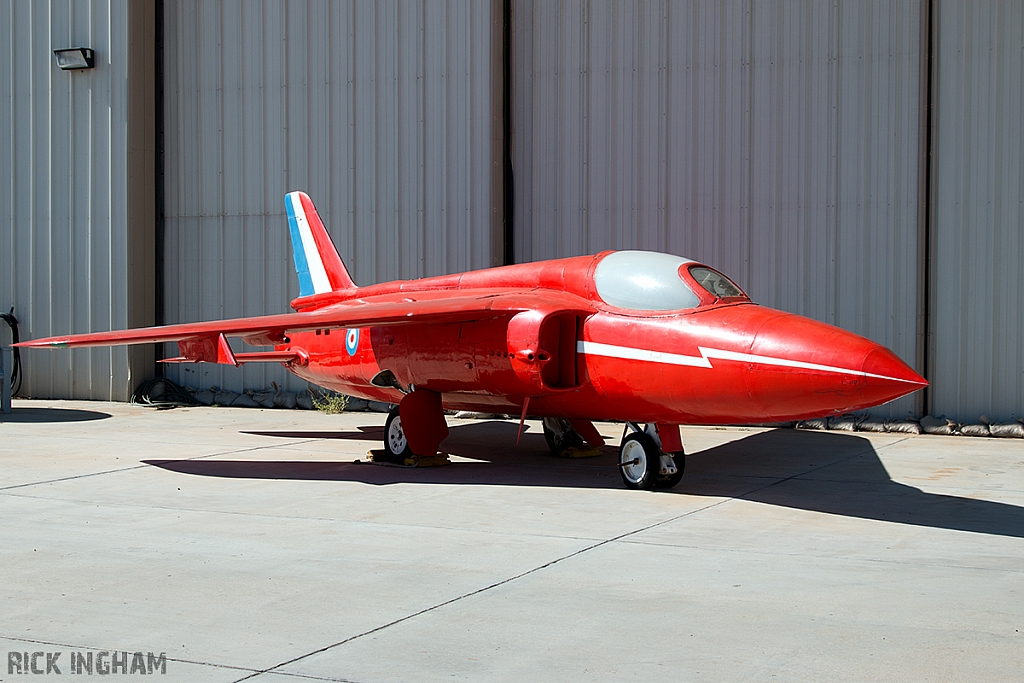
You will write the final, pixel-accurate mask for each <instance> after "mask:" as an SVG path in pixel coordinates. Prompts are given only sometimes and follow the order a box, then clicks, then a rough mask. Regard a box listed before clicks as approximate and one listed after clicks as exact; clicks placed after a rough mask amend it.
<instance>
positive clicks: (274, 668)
mask: <svg viewBox="0 0 1024 683" xmlns="http://www.w3.org/2000/svg"><path fill="white" fill-rule="evenodd" d="M907 438H909V437H904V438H903V439H900V440H898V441H894V442H892V443H889V444H885V446H880V447H879V448H887V447H889V446H893V445H895V444H898V443H900V442H902V441H905V440H906V439H907ZM869 448H870V449H871V450H873V451H876V450H877V449H876V448H875V447H874V446H869ZM865 452H866V451H864V450H857V451H856V452H854V453H851V454H850V455H848V456H847V457H845V458H840V459H839V460H835V461H832V462H829V463H825V464H822V465H816V466H814V467H810V468H807V469H806V470H804V471H802V472H798V473H796V474H793V475H790V476H788V477H785V478H783V479H778V480H775V481H772V482H771V483H768V484H765V485H764V486H757V487H755V488H752V489H751V490H749V491H747V492H745V493H742V494H739V495H738V496H731V497H729V498H724V499H722V500H720V501H717V502H715V503H709V504H708V505H703V506H701V507H699V508H696V509H694V510H689V511H687V512H684V513H682V514H679V515H676V516H674V517H670V518H668V519H663V520H661V521H660V522H654V523H653V524H648V525H647V526H643V527H640V528H639V529H633V530H632V531H627V532H625V533H622V534H619V535H618V536H613V537H612V538H608V539H605V540H603V541H598V542H597V543H593V544H591V545H589V546H587V547H585V548H581V549H580V550H577V551H575V552H571V553H569V554H567V555H563V556H562V557H559V558H556V559H554V560H551V561H550V562H546V563H545V564H542V565H540V566H538V567H534V568H533V569H528V570H526V571H524V572H521V573H519V574H516V575H515V576H510V577H508V578H507V579H502V580H501V581H497V582H495V583H492V584H490V585H489V586H484V587H483V588H478V589H477V590H474V591H470V592H468V593H464V594H463V595H459V596H457V597H454V598H451V599H450V600H445V601H444V602H439V603H438V604H436V605H432V606H431V607H427V608H425V609H421V610H419V611H418V612H413V613H412V614H407V615H406V616H404V617H400V618H398V619H395V620H393V621H389V622H388V623H386V624H382V625H380V626H377V627H375V628H372V629H369V630H368V631H363V632H362V633H357V634H356V635H354V636H349V637H348V638H345V639H344V640H339V641H338V642H336V643H331V644H330V645H325V646H323V647H321V648H318V649H316V650H312V651H310V652H307V653H305V654H302V655H299V656H298V657H293V658H292V659H289V660H287V661H284V662H281V663H280V664H276V665H275V666H272V667H269V668H267V669H261V670H259V671H254V672H253V673H252V674H249V675H248V676H244V677H242V678H239V679H237V680H236V681H234V683H242V681H246V680H249V679H250V678H254V677H255V676H259V675H261V674H265V673H277V674H286V675H297V674H293V673H292V672H285V671H278V670H279V669H281V668H283V667H285V666H288V665H290V664H294V663H296V662H300V661H302V660H304V659H308V658H309V657H312V656H314V655H318V654H321V653H323V652H327V651H329V650H333V649H334V648H337V647H341V646H342V645H347V644H348V643H351V642H352V641H354V640H359V639H360V638H364V637H366V636H369V635H373V634H374V633H379V632H381V631H383V630H385V629H388V628H391V627H392V626H396V625H398V624H401V623H403V622H406V621H409V620H410V619H415V618H416V617H419V616H422V615H424V614H427V613H429V612H433V611H435V610H439V609H441V608H442V607H447V606H448V605H452V604H454V603H456V602H461V601H462V600H465V599H467V598H471V597H473V596H475V595H480V594H481V593H486V592H487V591H489V590H492V589H495V588H499V587H501V586H504V585H506V584H509V583H512V582H513V581H518V580H519V579H522V578H524V577H526V576H530V575H531V574H536V573H537V572H540V571H543V570H545V569H547V568H549V567H553V566H554V565H556V564H558V563H560V562H564V561H566V560H571V559H572V558H574V557H578V556H580V555H583V554H584V553H588V552H590V551H591V550H596V549H597V548H600V547H602V546H606V545H608V544H610V543H615V542H618V541H621V540H623V539H626V538H629V537H630V536H635V535H636V534H639V533H643V532H645V531H649V530H651V529H654V528H656V527H660V526H663V525H665V524H669V523H671V522H675V521H677V520H680V519H683V518H684V517H689V516H691V515H695V514H697V513H698V512H704V511H705V510H710V509H712V508H716V507H718V506H720V505H724V504H726V503H728V502H730V501H733V500H736V499H737V498H739V499H742V498H744V497H745V496H749V495H750V494H752V493H757V492H758V491H763V490H764V489H767V488H771V487H772V486H777V485H779V484H782V483H785V482H787V481H790V480H792V479H796V478H798V477H802V476H805V475H807V474H810V473H811V472H814V471H816V470H819V469H822V468H825V467H832V466H833V465H838V464H840V463H842V462H846V461H847V460H850V459H852V458H857V457H860V456H862V455H864V454H865ZM298 675H301V674H298Z"/></svg>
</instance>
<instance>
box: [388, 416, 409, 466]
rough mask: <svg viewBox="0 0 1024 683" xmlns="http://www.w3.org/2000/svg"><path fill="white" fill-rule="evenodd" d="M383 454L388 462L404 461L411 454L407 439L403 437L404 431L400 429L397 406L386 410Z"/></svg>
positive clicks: (400, 418)
mask: <svg viewBox="0 0 1024 683" xmlns="http://www.w3.org/2000/svg"><path fill="white" fill-rule="evenodd" d="M384 456H385V457H386V458H387V461H388V462H405V459H406V458H411V457H412V456H413V452H412V449H411V448H409V440H408V439H407V438H405V431H404V430H403V429H402V416H401V415H399V412H398V406H395V407H394V408H392V409H391V410H390V411H389V412H388V419H387V421H386V422H385V423H384Z"/></svg>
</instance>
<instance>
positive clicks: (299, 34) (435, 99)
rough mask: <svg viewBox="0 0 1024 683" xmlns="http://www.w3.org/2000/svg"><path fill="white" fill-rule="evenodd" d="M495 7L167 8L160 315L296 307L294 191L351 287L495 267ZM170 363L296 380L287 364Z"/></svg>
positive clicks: (234, 376) (265, 4)
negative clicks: (303, 198)
mask: <svg viewBox="0 0 1024 683" xmlns="http://www.w3.org/2000/svg"><path fill="white" fill-rule="evenodd" d="M495 6H496V7H498V8H499V9H498V10H497V12H495V11H494V9H493V8H494V7H495ZM500 17H501V13H500V3H497V2H495V3H491V2H473V1H471V0H449V1H447V2H436V3H429V2H427V3H425V2H418V1H416V2H413V1H395V0H391V1H382V2H355V1H345V2H341V1H337V2H335V1H330V0H319V1H317V0H309V1H307V0H293V1H289V2H285V1H282V0H263V1H250V0H246V1H244V2H243V1H242V0H234V1H230V0H229V1H225V2H220V0H203V1H195V0H192V1H186V0H181V1H178V0H167V2H166V3H165V15H164V22H165V24H164V26H165V36H166V45H165V52H164V64H165V73H166V77H165V95H164V96H165V113H166V115H165V127H166V133H165V136H166V137H165V149H166V168H165V172H166V224H165V225H166V240H165V249H166V260H165V272H166V297H165V305H166V316H165V317H166V322H168V323H172V322H185V321H193V320H208V319H214V318H221V317H235V316H251V315H261V314H265V313H279V312H284V311H287V310H289V309H288V302H289V301H290V300H291V299H292V298H293V297H295V296H297V294H298V283H297V280H296V276H295V272H294V269H293V267H292V257H291V244H290V242H289V238H288V231H287V222H286V218H285V214H284V194H285V193H286V192H288V191H291V190H298V189H301V190H305V191H306V192H308V193H309V195H310V196H311V197H312V199H313V201H314V203H315V204H316V206H317V208H318V210H319V212H320V215H321V217H322V218H323V219H324V222H325V224H326V225H327V226H328V229H329V230H330V232H331V235H332V237H333V238H334V241H335V243H336V244H337V246H338V248H339V251H340V252H341V254H342V258H344V259H345V261H346V263H347V265H348V266H349V268H350V269H351V271H352V274H353V277H354V278H355V280H356V282H357V283H359V284H371V283H374V282H378V281H384V280H390V279H394V278H400V277H402V278H411V277H421V276H427V275H437V274H442V273H449V272H457V271H462V270H469V269H473V268H483V267H487V266H491V265H496V264H498V263H499V262H500V261H499V259H500V255H501V249H502V248H503V243H502V238H501V234H502V233H501V220H502V211H501V206H502V201H503V199H502V196H501V193H500V187H501V185H500V177H498V174H499V172H500V170H501V169H500V164H499V165H495V164H494V163H493V162H494V161H497V160H499V159H500V149H501V144H502V143H501V135H502V131H501V126H500V112H501V109H500V97H495V96H494V95H495V88H500V84H501V80H500V74H501V64H500V62H499V61H498V60H500V55H501V53H500V44H501V43H500V35H501V34H500V30H501V21H500ZM495 36H497V38H495ZM495 74H497V75H495ZM496 92H497V93H498V94H499V95H500V90H498V91H496ZM495 188H497V190H496V189H495ZM168 373H169V375H170V376H171V377H172V378H174V379H176V380H178V381H180V382H182V383H185V384H190V385H192V386H210V385H218V386H221V387H225V388H230V389H233V390H236V391H238V390H241V389H242V388H263V387H266V386H268V385H269V383H270V381H271V380H276V381H277V382H278V383H282V384H286V385H287V386H292V387H297V386H300V385H299V384H298V383H297V382H296V380H295V379H294V378H293V377H291V375H289V374H288V373H286V372H285V371H284V370H283V369H282V368H280V367H279V366H277V365H272V366H266V365H263V366H245V368H244V369H243V370H236V369H233V368H232V369H228V370H223V369H221V368H218V367H216V366H211V365H197V366H194V365H184V366H178V367H175V368H171V369H169V371H168ZM301 386H305V384H304V383H302V384H301Z"/></svg>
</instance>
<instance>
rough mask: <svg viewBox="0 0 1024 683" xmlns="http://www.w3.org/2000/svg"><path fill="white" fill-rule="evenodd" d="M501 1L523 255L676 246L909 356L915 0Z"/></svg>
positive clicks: (777, 301) (759, 290)
mask: <svg viewBox="0 0 1024 683" xmlns="http://www.w3.org/2000/svg"><path fill="white" fill-rule="evenodd" d="M513 14H514V16H513V30H514V39H513V46H514V48H513V50H514V56H513V79H514V80H513V110H514V113H513V130H512V139H513V155H514V157H513V166H514V174H515V216H514V244H515V254H516V260H517V261H531V260H537V259H544V258H554V257H560V256H570V255H576V254H582V253H592V252H596V251H600V250H602V249H609V248H612V249H629V248H639V249H652V250H659V251H667V252H673V253H677V254H680V255H684V256H688V257H690V258H695V259H698V260H702V261H705V262H708V263H710V264H713V265H715V266H717V267H720V268H722V269H723V270H724V271H725V272H727V273H729V274H730V275H731V276H732V277H734V278H736V279H737V281H738V282H739V284H741V285H742V286H743V287H744V288H745V289H746V290H747V291H748V292H749V293H750V295H751V296H752V297H753V298H754V299H755V300H756V301H759V302H761V303H763V304H766V305H769V306H773V307H776V308H780V309H783V310H789V311H793V312H795V313H800V314H803V315H808V316H810V317H813V318H817V319H819V320H823V321H826V322H829V323H833V324H836V325H839V326H841V327H844V328H846V329H849V330H852V331H854V332H857V333H859V334H862V335H865V336H867V337H870V338H872V339H874V340H876V341H878V342H880V343H883V344H885V345H887V346H889V347H890V348H892V349H893V350H894V351H895V352H896V353H898V354H899V355H900V356H901V357H902V358H903V359H905V360H906V361H908V362H909V363H911V364H914V363H915V362H917V361H918V360H919V359H917V358H916V357H915V356H916V341H917V297H918V290H917V279H918V269H917V258H918V211H917V203H918V197H919V187H918V182H919V175H918V166H919V163H918V162H919V154H920V148H919V145H920V138H921V136H920V130H919V129H920V102H921V100H920V95H921V78H920V69H921V32H922V24H921V22H922V16H921V3H920V2H918V1H917V0H870V1H863V2H861V1H858V2H829V3H825V2H805V3H761V2H754V1H753V0H745V1H743V0H733V1H726V2H722V1H718V0H707V1H704V2H667V1H663V2H604V1H597V0H595V1H592V2H590V1H585V0H576V1H573V2H570V1H567V2H558V3H550V2H543V1H542V0H537V1H535V2H516V3H514V4H513ZM913 408H914V399H913V398H906V399H901V400H900V401H898V402H896V403H894V404H891V405H890V406H889V407H888V408H887V409H880V410H876V411H875V412H884V411H886V410H887V411H888V412H889V413H890V414H894V415H900V416H902V415H904V414H905V413H906V412H907V411H909V410H913Z"/></svg>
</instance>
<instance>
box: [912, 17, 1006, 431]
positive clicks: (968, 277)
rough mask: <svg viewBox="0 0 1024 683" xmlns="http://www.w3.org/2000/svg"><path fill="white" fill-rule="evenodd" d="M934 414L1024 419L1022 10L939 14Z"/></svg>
mask: <svg viewBox="0 0 1024 683" xmlns="http://www.w3.org/2000/svg"><path fill="white" fill-rule="evenodd" d="M935 35H936V40H937V50H936V53H937V60H936V64H935V70H936V78H935V87H936V114H935V124H934V125H935V128H934V130H935V133H934V135H935V146H934V148H935V154H934V187H935V192H934V196H935V200H934V203H933V222H934V235H935V237H934V243H933V266H932V283H933V288H934V296H933V322H934V327H933V335H932V337H931V340H930V343H931V347H932V354H931V355H932V358H933V362H932V363H931V365H932V368H931V370H932V377H933V395H932V410H933V412H934V413H935V414H946V415H949V416H951V417H956V418H958V419H962V420H972V421H973V420H976V419H977V417H978V416H979V415H982V414H984V415H987V416H988V417H989V418H990V419H992V420H1008V419H1010V418H1011V417H1024V344H1022V342H1021V340H1022V339H1024V315H1022V312H1024V266H1022V264H1024V140H1022V134H1021V133H1022V126H1024V123H1022V122H1024V60H1022V55H1024V5H1022V4H1021V3H1019V2H995V1H986V2H970V3H965V2H950V1H947V0H942V1H941V2H939V3H938V5H937V31H936V33H935Z"/></svg>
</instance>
